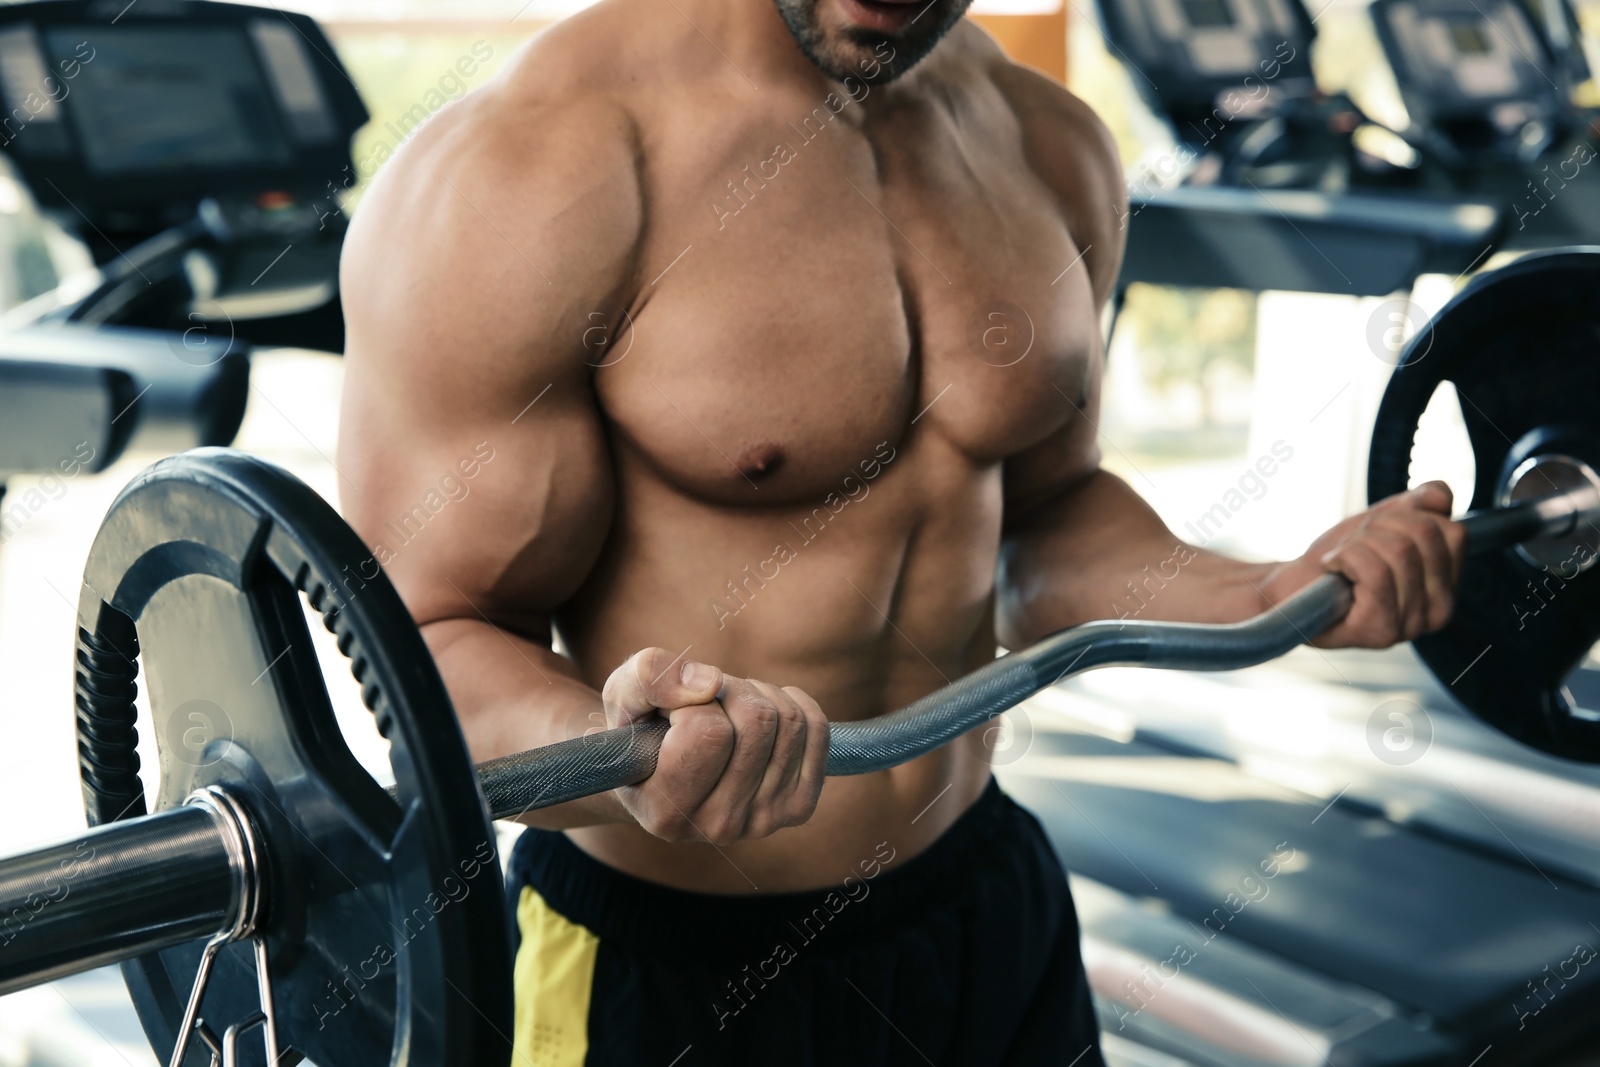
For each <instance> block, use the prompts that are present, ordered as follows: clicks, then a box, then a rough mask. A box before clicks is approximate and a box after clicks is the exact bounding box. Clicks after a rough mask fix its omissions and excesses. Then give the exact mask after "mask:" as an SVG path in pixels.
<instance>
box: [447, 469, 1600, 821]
mask: <svg viewBox="0 0 1600 1067" xmlns="http://www.w3.org/2000/svg"><path fill="white" fill-rule="evenodd" d="M1597 509H1600V499H1596V496H1595V494H1594V493H1593V492H1589V491H1584V492H1573V493H1567V494H1558V495H1555V496H1551V497H1546V498H1542V499H1538V500H1532V501H1528V502H1526V503H1519V504H1514V505H1511V506H1509V507H1504V508H1496V509H1494V510H1491V511H1482V512H1475V513H1473V514H1470V515H1464V516H1462V518H1461V520H1460V521H1461V524H1462V526H1463V527H1465V531H1466V538H1467V551H1468V552H1472V553H1477V552H1487V551H1493V550H1495V549H1500V548H1506V547H1509V546H1510V545H1513V544H1518V543H1520V542H1522V541H1528V540H1533V539H1535V538H1538V537H1552V536H1560V535H1564V534H1567V533H1570V532H1571V531H1572V530H1573V529H1575V528H1576V526H1577V525H1578V523H1579V522H1580V521H1584V520H1586V519H1588V520H1592V519H1594V518H1595V512H1596V510H1597ZM1351 598H1352V591H1351V585H1350V582H1349V581H1348V580H1346V579H1345V578H1344V577H1343V576H1341V575H1338V574H1325V575H1323V576H1322V577H1320V578H1318V579H1317V580H1315V581H1313V582H1312V583H1311V584H1310V585H1308V586H1306V587H1305V588H1304V589H1302V590H1300V592H1298V593H1296V594H1295V595H1294V596H1292V597H1289V598H1288V599H1287V600H1285V601H1283V602H1282V603H1281V604H1278V605H1276V606H1274V607H1273V608H1271V609H1269V610H1267V611H1264V612H1262V613H1261V614H1260V615H1257V616H1256V617H1255V618H1253V619H1247V620H1245V621H1244V622H1239V623H1230V624H1226V625H1220V626H1219V625H1211V624H1204V623H1176V622H1151V621H1143V620H1132V621H1127V622H1121V621H1116V620H1103V621H1097V622H1090V623H1085V624H1084V625H1082V626H1076V627H1073V628H1072V629H1070V630H1063V631H1061V632H1060V633H1057V634H1054V635H1052V636H1050V637H1047V638H1045V639H1044V640H1043V641H1040V642H1039V643H1037V644H1035V645H1032V646H1030V647H1028V648H1025V649H1022V650H1021V651H1018V652H1012V653H1010V654H1008V655H1006V656H1003V657H1001V658H1000V659H997V660H995V661H994V662H993V663H990V664H987V665H986V666H983V667H980V668H979V669H978V670H976V671H973V672H972V673H971V674H968V675H966V676H965V677H963V678H961V679H960V680H959V681H956V682H954V683H952V684H951V685H947V686H945V687H944V688H943V689H939V690H936V691H935V692H932V693H929V694H928V695H927V696H925V697H923V698H922V699H920V700H918V701H915V702H914V703H912V704H908V705H907V706H906V707H903V708H901V709H900V710H898V711H893V712H890V713H888V714H886V715H880V716H878V717H877V718H873V719H864V720H861V721H859V722H838V723H833V724H832V726H831V730H830V736H829V745H828V774H829V775H830V776H834V775H846V774H868V773H870V772H872V771H881V770H884V769H886V768H889V767H894V766H897V765H899V764H901V763H905V762H906V761H907V760H910V759H914V758H915V757H917V756H921V755H923V754H925V753H927V752H931V751H933V750H934V749H936V748H938V747H939V746H940V745H943V744H945V743H946V742H948V741H951V740H953V739H954V738H956V737H959V736H960V735H962V734H963V733H966V732H967V731H968V730H970V729H972V728H973V727H975V726H977V725H979V724H980V723H983V722H986V721H988V720H989V719H991V718H993V717H994V716H996V715H999V714H1000V713H1001V712H1003V711H1006V710H1007V709H1008V708H1012V707H1015V706H1016V705H1017V704H1019V703H1021V702H1022V701H1024V700H1026V699H1027V698H1028V697H1031V696H1033V695H1034V694H1035V693H1037V692H1039V691H1040V690H1042V689H1046V688H1048V687H1050V686H1052V685H1054V684H1055V683H1057V682H1059V681H1061V680H1062V679H1064V678H1066V677H1068V676H1070V675H1073V674H1077V673H1079V672H1081V671H1086V670H1089V669H1090V668H1093V667H1112V666H1140V667H1158V668H1163V669H1166V670H1188V671H1227V670H1237V669H1239V668H1241V667H1252V666H1255V665H1256V664H1258V663H1265V662H1266V661H1268V660H1271V659H1276V658H1277V657H1278V656H1281V655H1283V654H1284V653H1285V652H1288V651H1289V650H1290V649H1292V648H1294V647H1295V646H1297V645H1301V644H1304V643H1305V642H1307V641H1310V640H1311V639H1312V638H1314V637H1316V636H1317V635H1318V634H1320V633H1322V632H1323V631H1324V630H1326V629H1328V627H1330V626H1332V625H1333V624H1334V623H1336V622H1338V621H1339V620H1340V619H1342V618H1344V616H1345V613H1346V612H1348V611H1349V610H1350V604H1351ZM666 732H667V726H666V723H665V722H664V721H663V720H660V719H652V720H647V721H645V722H641V723H638V724H636V725H634V726H631V727H623V728H622V729H618V730H603V731H598V732H595V733H591V734H587V735H585V736H583V737H577V738H573V739H571V740H568V741H562V742H559V743H557V744H554V745H549V746H547V747H545V748H536V749H533V750H532V751H529V752H521V753H518V754H516V755H514V756H504V757H501V758H500V759H496V760H491V761H489V762H487V763H482V764H479V766H478V779H479V781H480V782H481V783H482V785H483V795H484V799H485V800H486V801H487V802H488V805H489V813H490V815H491V816H492V817H493V818H496V819H509V818H515V817H516V816H518V815H521V814H523V813H525V812H528V811H532V810H534V809H536V808H546V807H550V806H552V805H555V804H562V803H565V802H566V801H569V800H577V799H578V798H580V797H586V796H591V795H593V794H595V793H603V792H606V791H607V790H610V789H616V788H618V787H619V786H625V785H633V784H635V783H637V782H641V781H643V780H644V779H646V778H648V777H650V775H651V774H653V773H655V769H656V757H657V755H658V754H659V752H660V748H661V739H662V738H663V737H665V736H666Z"/></svg>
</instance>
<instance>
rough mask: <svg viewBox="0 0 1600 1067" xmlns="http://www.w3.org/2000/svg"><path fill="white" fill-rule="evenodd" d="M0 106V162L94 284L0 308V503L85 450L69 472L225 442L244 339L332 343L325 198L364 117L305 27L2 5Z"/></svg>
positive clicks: (227, 16)
mask: <svg viewBox="0 0 1600 1067" xmlns="http://www.w3.org/2000/svg"><path fill="white" fill-rule="evenodd" d="M0 105H3V110H0V152H4V153H5V155H6V158H7V160H8V162H9V163H10V164H11V168H12V170H13V172H14V173H15V174H16V175H17V176H18V177H19V179H20V180H21V181H22V183H23V184H25V185H26V186H27V188H28V190H29V192H30V193H31V194H32V196H33V198H34V200H35V201H36V202H37V203H38V205H39V207H40V209H41V211H43V212H44V213H46V214H47V215H49V216H50V217H52V218H53V219H55V220H56V221H57V222H58V223H59V224H60V225H61V226H62V227H63V228H64V229H66V230H67V231H68V232H70V233H72V234H74V235H76V236H77V237H78V238H80V239H81V240H82V241H83V243H84V244H85V246H86V247H87V248H88V249H89V250H90V253H91V254H92V256H93V259H94V262H95V264H96V265H97V267H98V271H99V276H98V278H97V279H96V280H95V282H94V284H92V285H90V286H88V287H87V288H86V289H84V288H73V287H72V286H71V285H70V284H69V285H64V286H62V287H59V288H57V289H56V290H53V291H51V292H49V293H46V294H44V295H43V296H40V297H38V298H36V299H34V300H31V301H29V302H27V303H26V304H24V305H22V306H21V307H19V308H15V309H13V310H12V311H10V312H8V313H6V314H5V315H4V316H0V492H3V484H4V479H5V478H6V477H7V476H9V475H14V474H26V473H39V474H48V473H51V472H52V471H55V470H57V468H58V467H60V465H61V463H62V462H63V460H65V459H67V458H68V457H71V456H77V458H78V459H80V460H81V459H82V455H83V453H84V452H85V451H87V452H92V458H91V459H90V460H89V461H88V462H87V463H78V464H77V466H76V467H75V468H74V469H77V468H78V467H82V468H85V469H88V470H91V471H93V470H100V469H103V468H104V467H105V466H106V465H108V464H110V463H111V462H112V461H113V460H115V459H116V457H117V456H118V455H119V454H120V453H121V452H122V451H123V450H124V449H125V448H127V447H130V445H132V446H135V447H140V448H147V449H155V450H159V451H180V450H183V449H186V448H192V447H197V446H201V445H225V444H227V443H229V442H231V441H232V440H233V436H234V434H235V433H236V432H237V430H238V428H239V423H240V421H241V419H242V418H243V415H244V407H245V399H246V395H247V392H248V383H249V353H250V350H251V347H252V346H253V345H293V346H296V347H304V348H316V349H323V350H327V351H331V352H339V351H341V350H342V349H343V347H344V325H343V314H342V311H341V309H340V305H339V300H338V269H339V251H340V247H341V245H342V242H343V237H344V232H345V226H346V219H345V216H344V214H343V213H342V211H341V206H340V201H339V199H338V194H339V193H340V192H342V191H343V190H344V189H345V188H346V187H348V186H349V185H351V184H353V180H352V176H353V174H354V169H353V162H352V159H351V155H350V142H351V138H352V137H353V135H354V134H355V132H356V130H357V129H359V128H360V127H361V126H362V125H364V124H365V123H366V121H367V111H366V109H365V107H364V106H363V105H362V102H361V99H360V97H359V95H358V94H357V93H356V90H355V87H354V84H353V83H352V82H351V80H350V76H349V73H348V72H347V71H346V70H345V69H344V67H343V66H342V65H341V64H340V62H339V60H338V58H337V55H336V53H335V51H334V49H333V46H332V44H331V42H329V40H328V39H327V37H326V36H325V35H324V34H323V32H322V30H321V28H320V27H318V26H317V24H316V23H315V22H314V21H313V20H312V19H310V18H308V17H307V16H304V15H300V14H296V13H291V12H284V11H280V10H277V9H275V8H270V7H267V8H263V7H249V6H244V5H237V4H223V3H209V2H196V0H161V2H159V3H150V2H146V3H139V4H133V5H128V4H126V3H108V2H105V0H45V2H40V3H23V4H12V5H6V6H0ZM80 445H81V446H82V448H80Z"/></svg>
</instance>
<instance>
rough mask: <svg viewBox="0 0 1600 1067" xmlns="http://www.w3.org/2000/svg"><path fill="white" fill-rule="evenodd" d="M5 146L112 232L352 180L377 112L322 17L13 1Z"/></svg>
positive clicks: (180, 1)
mask: <svg viewBox="0 0 1600 1067" xmlns="http://www.w3.org/2000/svg"><path fill="white" fill-rule="evenodd" d="M0 104H3V111H0V151H4V152H5V153H6V154H7V155H8V156H9V157H10V158H11V160H12V161H13V163H14V164H15V165H16V167H17V168H18V170H19V171H20V172H21V175H22V178H23V180H24V181H25V182H26V183H27V185H28V186H29V188H30V189H31V190H32V192H33V194H34V197H35V198H36V199H37V200H38V201H39V203H40V204H41V205H44V206H46V207H53V208H60V209H65V211H66V212H67V213H69V214H71V215H74V216H76V215H80V214H81V216H82V219H83V221H86V222H88V223H89V224H90V225H91V226H93V227H97V228H101V229H105V230H107V231H111V232H123V233H150V232H155V231H158V230H159V229H161V228H163V227H165V226H168V225H172V224H174V223H177V222H181V221H184V220H185V219H188V218H192V217H193V216H194V214H195V211H196V209H197V207H198V205H199V203H200V201H201V200H203V199H206V198H208V197H209V198H222V199H227V198H230V197H232V198H238V199H254V198H255V197H256V196H258V195H259V194H260V193H263V192H267V191H271V190H287V191H290V192H293V193H297V194H300V195H303V196H310V195H314V194H315V193H318V192H321V191H323V190H324V188H325V186H326V185H327V184H328V183H329V182H340V181H343V180H347V177H346V172H345V169H344V168H346V167H349V166H350V164H351V158H350V138H351V136H352V135H353V134H354V133H355V131H356V130H357V129H358V128H360V126H361V125H362V124H364V123H365V122H366V120H367V112H366V109H365V108H364V107H363V106H362V103H361V100H360V97H359V96H358V95H357V93H356V91H355V88H354V86H353V85H352V83H351V81H350V78H349V75H348V74H347V73H346V72H345V70H344V68H343V66H342V65H340V63H339V61H338V59H337V58H335V52H334V49H333V46H332V44H331V43H330V42H329V41H328V39H327V38H326V37H325V36H324V35H323V33H322V30H321V29H320V28H319V27H318V26H317V24H316V23H315V22H314V21H313V20H312V19H310V18H308V17H306V16H304V15H300V14H295V13H290V12H285V11H281V10H279V9H277V8H276V7H246V6H242V5H235V4H222V3H209V2H195V0H141V2H139V3H136V4H132V5H129V4H127V2H126V0H122V2H120V3H119V2H110V0H46V2H42V3H26V4H16V5H6V6H0Z"/></svg>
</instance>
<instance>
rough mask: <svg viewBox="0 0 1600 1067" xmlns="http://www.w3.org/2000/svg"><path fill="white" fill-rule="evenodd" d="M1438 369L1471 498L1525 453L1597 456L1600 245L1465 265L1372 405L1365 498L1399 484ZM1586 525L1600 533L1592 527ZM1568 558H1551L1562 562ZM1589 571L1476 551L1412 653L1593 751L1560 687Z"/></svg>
mask: <svg viewBox="0 0 1600 1067" xmlns="http://www.w3.org/2000/svg"><path fill="white" fill-rule="evenodd" d="M1443 381H1449V382H1452V383H1454V385H1455V389H1456V393H1457V394H1458V395H1459V396H1460V398H1461V412H1462V416H1463V418H1464V419H1465V421H1466V426H1467V433H1468V435H1469V437H1470V438H1471V441H1472V452H1473V456H1474V457H1475V460H1476V463H1477V479H1476V484H1475V485H1474V488H1473V495H1472V505H1471V506H1472V508H1473V509H1475V510H1476V509H1480V508H1489V507H1493V506H1495V505H1496V504H1497V503H1498V501H1497V499H1496V497H1497V495H1498V493H1499V491H1500V488H1501V486H1502V485H1503V484H1504V481H1505V479H1506V478H1507V477H1508V476H1509V475H1510V472H1511V471H1512V470H1514V469H1515V468H1516V467H1517V466H1518V465H1519V464H1520V463H1521V462H1522V461H1523V460H1525V459H1527V458H1528V457H1529V456H1532V455H1539V454H1549V453H1564V454H1566V455H1570V456H1573V457H1576V458H1578V459H1581V460H1583V461H1584V462H1586V463H1588V464H1589V465H1590V466H1592V467H1595V468H1597V469H1600V249H1592V248H1590V249H1570V250H1563V251H1557V252H1550V253H1544V254H1541V255H1534V256H1528V257H1526V258H1524V259H1520V260H1517V261H1516V262H1514V263H1512V264H1510V265H1509V266H1506V267H1503V268H1501V269H1499V270H1496V271H1493V272H1492V273H1489V274H1486V275H1483V276H1482V277H1480V278H1477V279H1474V280H1473V282H1472V283H1471V284H1469V285H1468V286H1467V287H1466V288H1465V289H1464V290H1462V292H1461V293H1460V294H1458V295H1457V296H1456V298H1455V299H1454V300H1452V301H1450V303H1449V304H1447V305H1446V306H1445V307H1444V309H1443V310H1442V311H1440V312H1439V314H1438V315H1436V316H1435V317H1434V319H1433V321H1432V322H1431V323H1430V324H1429V325H1428V326H1427V327H1426V328H1425V329H1423V330H1422V331H1420V332H1419V333H1418V334H1417V335H1416V336H1415V337H1414V338H1412V340H1411V343H1410V344H1408V345H1407V346H1406V349H1405V351H1404V352H1403V353H1402V354H1401V358H1400V363H1399V365H1398V366H1397V367H1396V368H1395V372H1394V376H1393V378H1391V379H1390V381H1389V386H1388V389H1387V390H1386V391H1385V393H1384V396H1383V402H1382V403H1381V404H1380V405H1379V407H1378V419H1377V424H1376V426H1375V427H1374V428H1373V432H1372V449H1371V453H1370V455H1369V457H1368V460H1367V498H1368V500H1369V501H1372V502H1376V501H1378V500H1381V499H1382V498H1384V497H1386V496H1390V495H1392V494H1394V493H1398V492H1401V491H1403V490H1404V489H1405V488H1406V486H1407V484H1408V482H1409V481H1410V478H1411V450H1412V445H1413V443H1414V441H1415V437H1416V430H1417V422H1418V420H1419V419H1420V418H1421V417H1422V412H1423V409H1424V408H1426V407H1427V404H1428V400H1429V398H1430V397H1432V396H1433V393H1434V390H1435V389H1436V388H1437V387H1438V385H1439V383H1440V382H1443ZM1579 537H1580V538H1581V539H1582V540H1583V541H1584V542H1585V543H1586V544H1587V545H1588V546H1589V547H1590V549H1591V550H1592V549H1593V548H1594V547H1596V545H1597V544H1600V530H1596V529H1594V528H1593V527H1591V528H1589V529H1588V530H1587V531H1580V532H1579ZM1575 563H1576V561H1575ZM1575 563H1574V566H1572V567H1562V568H1560V569H1561V570H1563V571H1566V572H1567V575H1571V573H1572V572H1573V571H1575V570H1576V566H1575ZM1597 571H1600V568H1597V569H1596V570H1589V571H1586V572H1584V573H1581V574H1576V575H1575V576H1570V577H1569V576H1565V575H1563V574H1561V573H1556V572H1555V571H1545V570H1541V569H1540V568H1538V567H1536V566H1534V565H1533V564H1531V563H1529V562H1527V561H1526V560H1524V559H1523V558H1522V557H1521V556H1519V555H1518V554H1517V553H1516V552H1515V551H1513V550H1511V549H1507V550H1504V551H1499V552H1494V553H1491V554H1486V555H1481V556H1476V557H1474V558H1472V559H1469V560H1468V561H1467V563H1466V566H1465V567H1464V568H1463V571H1462V576H1461V592H1460V599H1459V604H1458V606H1457V608H1456V613H1455V617H1454V618H1453V619H1452V620H1451V622H1450V624H1449V625H1448V626H1447V627H1445V628H1444V629H1443V630H1442V631H1440V632H1439V633H1436V634H1430V635H1428V636H1426V637H1423V638H1420V639H1419V640H1417V641H1416V642H1415V644H1416V649H1417V652H1418V654H1419V655H1420V656H1421V657H1422V659H1423V661H1424V662H1426V663H1427V665H1428V666H1429V668H1430V669H1432V671H1433V673H1434V674H1435V675H1437V676H1438V678H1439V680H1440V681H1441V682H1443V683H1444V684H1445V685H1446V686H1448V687H1449V689H1450V691H1451V692H1452V693H1453V694H1454V695H1455V696H1456V698H1457V699H1458V700H1460V701H1461V703H1462V704H1464V705H1465V706H1466V707H1467V708H1468V709H1470V710H1471V711H1472V712H1473V713H1474V714H1476V715H1478V716H1479V717H1481V718H1483V719H1484V720H1485V721H1487V722H1489V723H1491V724H1492V725H1494V726H1496V727H1497V728H1499V729H1501V730H1503V731H1505V732H1506V733H1507V734H1510V735H1511V736H1512V737H1515V738H1517V739H1518V740H1520V741H1523V742H1525V743H1526V744H1529V745H1532V746H1533V747H1535V748H1538V749H1542V750H1543V751H1545V752H1549V753H1552V754H1554V755H1558V756H1564V757H1567V758H1569V759H1575V760H1582V761H1585V762H1590V763H1594V762H1600V722H1596V721H1593V720H1591V719H1588V718H1584V717H1582V716H1581V714H1574V709H1573V705H1572V702H1571V700H1570V699H1569V697H1568V695H1567V694H1566V693H1565V692H1564V691H1563V686H1562V682H1563V680H1564V679H1565V678H1566V677H1567V675H1568V674H1570V673H1571V671H1572V670H1573V668H1574V667H1576V666H1577V665H1578V663H1579V662H1580V661H1581V660H1582V659H1583V657H1584V655H1585V653H1587V652H1588V651H1589V649H1590V647H1591V646H1592V645H1593V644H1594V643H1595V640H1596V639H1597V637H1600V573H1597Z"/></svg>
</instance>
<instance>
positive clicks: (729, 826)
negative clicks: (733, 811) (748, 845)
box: [700, 815, 744, 846]
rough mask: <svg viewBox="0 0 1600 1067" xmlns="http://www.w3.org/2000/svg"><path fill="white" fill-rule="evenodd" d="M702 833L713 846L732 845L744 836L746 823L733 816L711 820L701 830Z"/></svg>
mask: <svg viewBox="0 0 1600 1067" xmlns="http://www.w3.org/2000/svg"><path fill="white" fill-rule="evenodd" d="M700 832H701V834H702V835H704V837H705V839H706V840H707V841H709V842H710V843H711V844H713V845H718V846H726V845H731V844H733V843H734V842H735V841H737V840H739V838H740V837H741V836H742V835H743V833H744V823H743V820H741V819H737V818H735V817H733V816H732V815H724V816H721V817H719V818H714V819H711V820H710V821H709V822H707V823H706V824H705V825H704V826H702V827H701V828H700Z"/></svg>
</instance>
